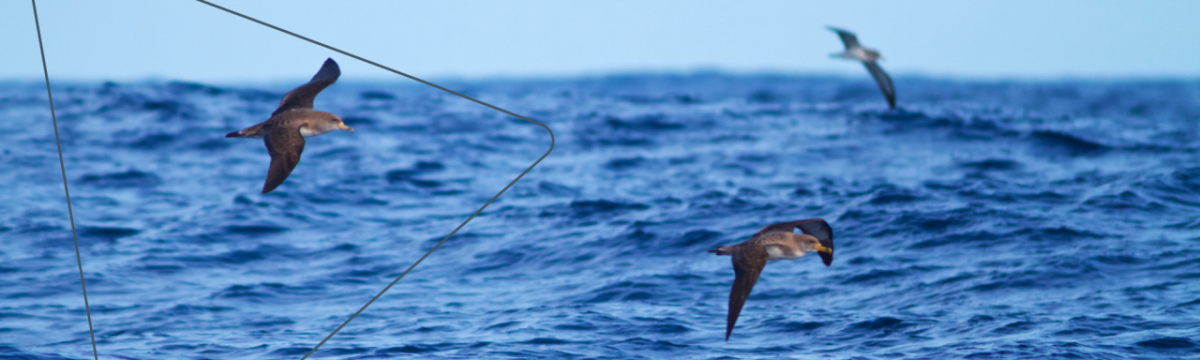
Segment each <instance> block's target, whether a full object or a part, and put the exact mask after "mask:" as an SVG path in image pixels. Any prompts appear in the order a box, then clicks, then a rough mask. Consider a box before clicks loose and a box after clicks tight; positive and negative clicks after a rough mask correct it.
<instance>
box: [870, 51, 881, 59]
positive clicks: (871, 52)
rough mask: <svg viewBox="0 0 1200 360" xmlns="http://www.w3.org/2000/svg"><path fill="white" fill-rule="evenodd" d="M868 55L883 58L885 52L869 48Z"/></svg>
mask: <svg viewBox="0 0 1200 360" xmlns="http://www.w3.org/2000/svg"><path fill="white" fill-rule="evenodd" d="M867 55H871V57H872V58H875V59H879V60H883V54H880V53H879V52H878V51H875V50H867Z"/></svg>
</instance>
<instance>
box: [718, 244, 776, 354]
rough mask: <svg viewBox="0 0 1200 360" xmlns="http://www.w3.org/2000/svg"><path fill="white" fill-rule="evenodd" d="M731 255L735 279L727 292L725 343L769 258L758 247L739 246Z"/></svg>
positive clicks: (764, 251)
mask: <svg viewBox="0 0 1200 360" xmlns="http://www.w3.org/2000/svg"><path fill="white" fill-rule="evenodd" d="M732 255H733V272H734V273H735V274H737V277H736V278H734V279H733V289H732V290H730V292H729V318H728V319H727V321H726V326H725V341H729V334H732V333H733V325H734V324H736V323H737V319H738V314H741V313H742V305H745V304H746V298H748V297H750V290H753V289H754V283H756V282H758V275H759V274H761V273H762V269H763V267H764V266H766V265H767V258H769V257H770V255H768V254H767V252H766V250H763V248H762V247H759V246H740V247H739V248H738V249H737V251H734V252H733V254H732Z"/></svg>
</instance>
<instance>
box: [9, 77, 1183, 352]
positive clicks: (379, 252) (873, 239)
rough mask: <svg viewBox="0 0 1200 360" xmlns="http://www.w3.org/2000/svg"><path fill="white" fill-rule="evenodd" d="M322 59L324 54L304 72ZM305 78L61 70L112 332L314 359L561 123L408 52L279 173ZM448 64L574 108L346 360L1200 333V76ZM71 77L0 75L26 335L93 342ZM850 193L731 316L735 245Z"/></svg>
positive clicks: (372, 321)
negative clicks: (407, 59)
mask: <svg viewBox="0 0 1200 360" xmlns="http://www.w3.org/2000/svg"><path fill="white" fill-rule="evenodd" d="M302 80H303V79H301V81H302ZM298 83H299V82H297V83H296V84H279V85H278V86H275V85H272V86H224V85H222V86H214V85H208V84H196V83H184V82H168V81H156V82H139V83H99V82H96V83H78V82H76V83H71V82H67V81H63V82H57V83H55V86H54V99H55V101H56V105H57V107H56V110H57V114H58V126H59V131H60V132H61V137H62V152H63V155H64V156H65V158H66V162H65V167H66V174H67V180H68V182H69V185H70V191H71V200H72V204H73V205H74V209H73V210H74V216H75V221H76V225H77V227H78V237H79V249H80V251H81V252H82V259H83V274H84V276H85V277H86V281H87V289H88V295H89V298H88V300H89V301H90V303H91V314H92V320H93V324H94V326H95V337H96V343H97V344H96V346H97V348H98V349H99V354H100V358H102V359H114V358H120V359H251V358H253V359H299V358H300V357H301V356H303V355H304V354H305V353H306V352H307V351H308V350H309V349H311V348H312V347H313V346H315V345H316V344H317V343H318V342H320V341H321V339H323V338H324V337H325V336H326V335H328V334H329V333H330V332H331V331H333V330H334V329H335V328H336V327H337V326H338V325H340V324H341V323H342V322H343V321H344V320H345V319H347V318H348V317H349V316H350V315H352V314H353V313H354V312H355V311H357V310H358V309H359V307H361V306H362V305H363V304H365V303H366V302H367V301H368V300H370V299H371V298H372V297H373V296H374V295H375V294H376V293H378V292H379V291H380V290H382V289H383V288H384V287H385V286H387V285H388V283H390V282H391V281H392V280H393V279H395V277H396V276H398V275H399V274H400V273H401V272H403V271H404V269H406V268H407V267H408V266H409V265H411V264H412V263H413V262H414V261H416V260H417V259H418V258H420V256H421V255H422V254H423V253H424V252H425V251H428V250H429V249H430V248H432V247H433V246H434V245H435V244H437V242H438V241H441V240H442V238H443V237H445V236H446V235H447V234H449V233H450V232H451V231H452V230H454V228H455V227H457V226H458V225H459V224H460V223H461V222H462V221H464V220H466V219H467V217H469V216H470V215H471V214H472V213H473V212H474V211H475V210H477V209H478V208H479V207H480V206H482V205H483V204H484V203H486V202H487V201H488V199H490V198H491V197H492V196H493V195H495V194H496V193H497V192H498V191H500V190H501V189H503V188H504V186H505V185H507V184H508V182H509V181H511V180H512V179H513V178H515V177H516V176H517V175H519V174H520V173H521V172H522V171H523V170H524V169H525V168H527V167H528V166H529V165H530V164H532V163H533V162H534V161H535V160H537V159H538V158H539V157H540V156H542V154H544V153H545V152H546V151H547V150H548V149H549V148H550V136H549V134H548V133H547V132H546V131H545V129H543V128H541V127H539V126H536V125H534V124H531V123H528V122H525V121H522V120H519V119H515V118H512V117H508V116H505V115H503V114H500V113H498V112H496V111H493V110H491V109H487V108H485V107H483V106H480V105H478V104H474V103H471V102H469V101H466V100H463V99H461V98H458V97H455V96H453V95H450V94H446V93H443V92H441V91H439V90H436V89H433V88H430V87H427V86H423V85H420V84H416V83H413V82H406V80H404V79H401V78H398V79H397V80H396V81H395V82H391V83H354V82H341V83H338V84H335V85H333V86H332V87H330V88H329V89H327V90H325V91H324V92H323V93H322V94H321V95H320V96H319V97H317V101H316V108H317V109H319V110H326V111H330V112H333V113H335V114H339V115H341V116H342V117H343V118H344V119H345V120H346V122H347V123H348V124H349V125H350V126H352V127H354V128H355V130H356V131H355V132H354V133H348V132H341V131H338V132H333V133H329V134H325V135H321V136H318V137H312V138H308V140H307V146H306V148H305V151H304V154H303V157H302V159H301V161H300V164H299V166H297V167H296V169H295V171H294V172H293V173H292V175H291V177H289V178H288V179H287V181H286V182H284V183H283V185H282V186H280V187H279V188H278V189H277V190H275V191H274V192H272V193H270V194H266V195H262V194H260V193H259V192H260V191H261V189H262V184H263V181H264V179H265V177H266V172H267V165H268V163H269V156H268V155H267V152H266V149H265V147H264V146H263V143H262V141H261V140H256V139H228V138H224V134H226V133H228V132H231V131H235V130H238V129H241V128H244V127H247V126H250V125H253V124H255V123H258V122H260V121H263V120H266V119H267V118H268V117H269V115H270V113H271V112H272V111H273V110H274V109H275V107H276V106H277V105H278V103H279V101H280V99H281V97H282V95H283V94H284V93H285V92H287V91H288V90H289V89H290V88H291V87H292V86H295V85H297V84H298ZM442 85H444V86H446V87H448V88H451V89H455V90H459V91H462V92H463V93H465V94H468V95H470V96H474V97H477V98H479V99H481V100H483V101H486V102H489V103H492V104H495V105H497V106H500V107H503V108H506V109H508V110H511V111H513V112H515V113H518V114H522V115H524V116H527V117H529V118H532V119H536V120H539V121H542V122H544V123H545V124H547V125H548V126H549V127H550V128H551V129H552V130H553V131H554V135H555V137H556V138H555V139H556V145H555V147H554V150H553V152H552V153H551V154H550V155H549V156H548V157H547V158H546V159H545V161H543V162H542V163H541V164H540V165H538V166H537V167H536V168H535V169H534V170H533V171H531V172H530V173H529V174H528V175H526V176H525V177H524V178H523V179H521V180H520V181H519V182H517V184H516V185H514V186H513V187H512V188H511V189H509V190H508V191H507V192H506V193H505V194H504V195H503V196H501V197H500V198H499V199H498V200H497V201H496V202H495V203H493V204H491V206H490V207H488V208H487V209H486V210H485V211H483V212H482V213H481V214H480V215H479V216H478V217H477V218H475V219H474V220H472V221H471V222H470V223H469V224H467V225H466V226H465V227H463V229H462V230H461V231H460V232H459V233H458V234H457V235H455V236H454V237H452V238H450V239H449V241H447V242H446V243H445V244H444V245H443V246H442V247H441V248H439V249H438V250H437V251H435V252H434V253H433V254H432V255H431V256H429V258H428V259H426V260H425V261H424V262H423V263H421V264H420V265H419V266H418V267H417V268H416V270H414V271H413V272H412V273H410V274H408V275H407V276H406V277H405V278H404V279H403V280H401V281H400V282H398V283H397V284H396V285H395V287H393V288H391V290H389V291H388V292H387V293H386V294H385V295H383V296H382V297H381V298H380V299H379V300H378V301H377V302H375V303H374V304H373V305H372V306H371V307H369V308H368V309H367V310H366V311H364V312H363V313H362V314H361V315H360V316H359V317H358V318H357V319H355V320H354V321H353V322H351V323H350V324H349V325H347V326H346V327H345V328H344V329H342V331H341V332H340V333H338V334H337V335H336V336H334V337H333V338H332V339H330V340H329V341H328V342H327V343H325V344H324V345H323V346H322V347H321V348H320V349H319V350H318V351H317V352H316V353H314V354H313V358H320V359H372V358H401V357H404V358H422V359H467V358H498V359H510V358H511V359H525V358H539V359H540V358H547V359H665V358H691V359H758V358H770V359H774V358H796V359H809V358H820V359H1046V358H1064V359H1179V358H1189V357H1190V358H1196V357H1197V356H1198V354H1200V81H1197V80H1086V79H1084V80H1061V81H1029V80H1022V81H1016V80H1013V81H1006V80H988V81H975V80H950V79H939V78H928V77H903V76H901V77H897V78H896V87H897V89H898V104H899V109H897V110H888V109H887V107H886V103H885V102H884V100H883V97H882V96H881V95H880V94H879V91H878V88H877V87H876V85H875V84H874V83H873V82H872V81H871V79H870V78H869V77H868V76H867V75H866V74H863V75H862V76H851V77H831V76H816V75H803V76H802V75H745V74H742V75H738V74H723V73H691V74H630V75H609V76H592V77H580V78H567V79H506V80H477V81H466V80H462V81H448V82H445V83H442ZM49 115H50V114H49V106H48V104H47V101H46V90H45V87H44V84H43V83H40V82H7V83H3V84H0V119H2V120H3V121H0V166H2V167H3V170H2V171H0V184H3V187H4V188H3V191H0V239H2V240H0V358H3V359H38V360H42V359H45V360H49V359H90V358H91V357H92V354H91V350H92V348H91V343H90V340H89V336H88V326H87V319H86V315H85V311H84V304H83V297H82V293H81V289H80V280H79V278H80V277H79V272H78V270H77V265H76V260H75V251H74V245H73V242H72V238H71V227H70V223H69V220H68V213H67V207H66V202H65V201H64V200H65V197H64V194H63V186H62V185H63V184H62V177H61V173H60V169H59V162H58V154H57V150H56V147H55V141H54V129H53V126H52V125H51V120H50V116H49ZM815 217H819V218H824V219H826V220H827V221H828V222H829V223H830V225H831V226H832V227H833V229H834V233H835V249H836V252H835V254H834V260H833V264H832V266H829V267H826V266H824V265H823V264H822V263H821V261H820V259H819V258H818V257H816V256H808V257H805V258H803V259H799V260H797V261H777V262H772V263H770V264H768V265H767V267H766V269H765V270H764V271H763V274H762V277H761V278H760V279H759V282H758V285H757V286H756V287H755V288H754V291H753V293H752V294H751V295H750V298H749V301H747V303H746V307H745V309H744V310H743V311H742V313H741V318H740V320H739V321H738V323H737V327H736V328H735V329H734V331H733V335H732V337H731V338H730V339H729V341H728V342H726V341H725V340H724V335H725V334H724V332H725V317H726V311H727V307H728V296H729V290H730V285H731V284H732V282H733V278H734V273H733V268H732V266H731V265H730V258H729V257H718V256H714V255H713V254H709V253H707V252H706V250H709V249H712V248H714V247H716V246H718V245H729V244H734V243H738V242H741V241H744V240H746V239H748V238H749V236H750V235H752V234H754V233H755V232H756V231H758V229H759V228H761V227H762V226H764V225H767V224H770V223H774V222H780V221H790V220H798V219H805V218H815Z"/></svg>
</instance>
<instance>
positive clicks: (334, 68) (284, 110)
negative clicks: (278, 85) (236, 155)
mask: <svg viewBox="0 0 1200 360" xmlns="http://www.w3.org/2000/svg"><path fill="white" fill-rule="evenodd" d="M341 75H342V71H341V70H339V69H338V65H337V62H334V61H333V59H326V60H325V64H324V65H322V66H321V70H320V71H317V74H316V75H314V76H313V78H312V80H309V82H308V83H307V84H304V85H300V86H299V87H297V88H295V89H292V91H289V92H288V93H287V95H284V96H283V101H280V102H279V108H278V109H275V112H273V113H271V118H270V119H267V121H263V122H261V123H258V124H257V125H254V126H251V127H248V128H245V129H242V130H238V131H234V132H231V133H229V134H226V135H225V137H227V138H261V139H263V143H265V144H266V145H267V153H268V154H271V167H270V168H268V169H267V181H266V182H265V183H263V189H262V193H263V194H266V193H269V192H271V190H275V188H276V187H279V184H282V183H283V180H284V179H287V177H288V175H291V173H292V169H294V168H296V164H298V163H300V153H301V152H303V151H304V138H306V137H311V136H317V135H321V134H324V133H327V132H330V131H333V130H337V129H341V130H346V131H349V132H354V129H352V128H350V127H349V126H346V124H345V123H344V122H342V118H340V117H338V116H337V115H334V114H330V113H327V112H324V111H317V110H313V99H315V98H316V97H317V94H319V93H320V92H321V90H324V89H325V88H326V87H329V85H333V83H334V82H335V81H337V79H338V76H341Z"/></svg>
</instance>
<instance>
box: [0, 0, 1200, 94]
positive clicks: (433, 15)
mask: <svg viewBox="0 0 1200 360" xmlns="http://www.w3.org/2000/svg"><path fill="white" fill-rule="evenodd" d="M214 2H215V3H217V4H220V5H222V6H226V7H229V8H232V9H234V10H237V11H240V12H243V13H244V14H247V15H249V16H253V17H256V18H259V19H260V20H263V21H266V22H269V23H273V24H275V25H277V26H280V27H283V28H285V29H289V30H291V31H294V32H297V33H300V34H302V35H306V36H309V37H312V38H315V39H317V40H319V41H323V42H326V43H328V44H331V45H334V46H337V47H340V48H343V49H344V50H347V51H350V52H352V53H356V54H358V55H360V56H363V57H366V58H368V59H371V60H374V61H376V62H380V63H383V64H385V65H388V66H391V67H393V68H396V69H399V70H401V71H405V72H408V73H410V74H413V75H416V76H419V77H426V78H430V79H439V78H441V79H444V78H494V77H554V76H580V75H583V76H586V75H595V74H603V73H612V72H630V71H669V72H687V71H695V70H702V69H704V70H711V69H717V70H723V71H729V72H777V73H834V74H853V75H858V74H861V73H862V72H863V69H862V67H861V66H860V65H857V64H854V63H851V62H846V61H836V60H834V59H830V58H829V57H828V54H829V53H832V52H835V51H838V50H839V49H840V48H841V44H840V42H839V41H838V39H837V37H836V36H835V35H834V34H833V33H831V32H829V31H828V30H826V29H825V28H824V27H825V26H826V25H836V26H839V27H843V28H846V29H850V30H852V31H854V32H856V33H858V36H859V39H860V40H861V41H862V42H863V44H865V45H867V46H868V47H873V48H876V49H878V50H880V51H881V52H882V53H883V54H884V56H885V58H886V60H885V61H884V62H883V66H884V68H885V69H887V70H888V71H889V72H891V73H893V75H905V74H923V75H929V76H937V77H952V78H983V79H994V78H1036V79H1054V78H1063V77H1070V78H1129V77H1158V78H1163V77H1187V78H1198V77H1200V40H1197V37H1200V22H1198V21H1195V18H1196V16H1197V15H1200V1H1182V0H1181V1H1138V2H1135V1H1106V0H1091V1H1081V0H1066V1H1028V0H1016V1H1012V0H1010V1H969V2H968V1H948V0H937V1H934V0H925V1H866V0H859V1H839V2H816V1H747V2H738V1H703V0H699V1H675V0H672V1H666V0H659V1H514V0H495V1H453V2H440V1H439V2H433V1H422V2H415V1H388V2H384V1H354V0H341V1H322V2H317V1H281V0H270V1H265V0H255V1H244V0H238V1H235V0H214ZM38 5H39V9H38V10H39V15H40V16H41V25H42V36H43V38H44V41H45V42H46V56H47V60H48V62H49V67H50V71H51V76H52V80H53V79H59V80H82V81H91V80H115V81H136V80H143V79H172V80H175V79H178V80H186V81H199V82H209V83H230V82H233V83H247V82H268V81H291V80H296V79H305V78H307V77H310V76H312V73H313V72H314V71H316V69H317V68H319V67H320V64H321V61H322V60H324V59H325V57H329V56H332V57H333V58H334V59H336V60H338V62H339V63H340V64H341V65H342V72H343V79H348V80H349V79H355V80H385V81H386V80H397V81H400V80H402V78H400V77H399V76H396V75H394V74H390V73H387V72H384V71H383V70H379V69H376V68H374V67H371V66H369V65H366V64H362V63H359V62H357V61H355V60H352V59H349V58H346V57H344V56H341V55H337V54H335V53H333V52H331V51H329V50H325V49H322V48H319V47H317V46H315V45H312V44H309V43H306V42H303V41H301V40H298V39H295V38H292V37H290V36H287V35H285V34H282V33H279V32H277V31H275V30H271V29H269V28H266V27H263V26H261V25H257V24H254V23H251V22H249V21H246V20H244V19H241V18H237V17H235V16H232V15H230V14H227V13H224V12H221V11H219V10H216V9H213V8H211V7H208V6H207V5H204V4H201V3H198V2H195V1H188V0H172V1H149V0H142V1H119V2H116V1H109V2H95V1H90V2H85V1H78V0H77V1H66V0H58V1H53V2H52V1H42V2H40V3H39V4H38ZM0 44H3V49H4V51H0V80H32V79H40V78H41V76H42V75H41V71H42V69H41V63H40V58H39V57H38V48H37V34H36V32H35V30H34V24H33V19H32V13H31V7H30V3H29V2H27V1H4V2H0Z"/></svg>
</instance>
